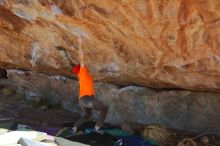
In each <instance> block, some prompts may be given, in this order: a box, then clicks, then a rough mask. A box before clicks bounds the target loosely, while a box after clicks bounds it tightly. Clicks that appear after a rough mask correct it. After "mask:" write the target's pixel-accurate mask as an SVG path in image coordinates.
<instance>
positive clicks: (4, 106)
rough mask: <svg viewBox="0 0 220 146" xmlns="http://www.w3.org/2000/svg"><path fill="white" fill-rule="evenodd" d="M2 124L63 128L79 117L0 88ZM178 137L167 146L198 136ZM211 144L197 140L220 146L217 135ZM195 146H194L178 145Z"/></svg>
mask: <svg viewBox="0 0 220 146" xmlns="http://www.w3.org/2000/svg"><path fill="white" fill-rule="evenodd" d="M0 101H1V102H0V122H4V121H8V122H16V123H21V124H26V125H29V126H35V127H36V126H38V127H57V128H61V127H62V125H63V123H74V121H76V119H78V118H79V115H78V114H77V113H74V112H70V111H66V110H64V109H61V108H59V107H55V106H54V107H53V106H52V107H49V106H48V105H39V104H36V103H33V102H30V101H26V100H25V99H24V98H23V97H21V96H19V95H17V94H16V93H14V92H13V91H11V90H7V89H4V88H0ZM174 131H175V133H176V135H177V137H176V140H174V141H173V142H172V143H169V144H168V145H166V146H176V145H177V143H178V141H179V140H181V139H183V138H187V137H195V136H196V134H193V133H188V132H183V131H178V130H174ZM206 136H207V138H208V140H209V143H208V144H202V143H203V142H202V140H201V138H197V139H196V142H197V146H220V138H219V137H217V136H215V135H206ZM178 146H194V145H186V144H185V145H178Z"/></svg>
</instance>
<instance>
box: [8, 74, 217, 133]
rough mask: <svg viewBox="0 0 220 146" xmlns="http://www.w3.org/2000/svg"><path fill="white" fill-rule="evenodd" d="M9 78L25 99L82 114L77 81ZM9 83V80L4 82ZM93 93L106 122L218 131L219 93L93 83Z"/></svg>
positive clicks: (36, 76) (28, 76)
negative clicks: (103, 108)
mask: <svg viewBox="0 0 220 146" xmlns="http://www.w3.org/2000/svg"><path fill="white" fill-rule="evenodd" d="M9 82H10V83H11V85H13V86H14V87H15V88H17V92H18V93H20V94H21V95H24V97H26V99H28V100H35V101H37V102H39V101H40V100H45V99H47V101H49V102H47V103H49V104H52V105H54V104H55V105H57V104H59V105H61V106H62V107H64V108H65V109H68V110H71V111H75V112H78V113H80V114H82V111H81V109H80V108H79V105H78V83H77V81H74V80H70V79H67V78H63V77H59V76H45V75H40V74H36V73H31V72H23V71H16V70H11V71H9ZM8 85H9V84H8ZM95 86H96V89H95V91H96V97H97V98H98V99H99V100H101V101H103V102H104V103H106V104H107V105H108V107H109V112H108V115H107V119H106V121H107V122H111V123H115V124H122V123H129V122H131V123H133V122H138V123H142V124H149V123H157V124H162V125H165V126H168V127H170V128H177V129H182V130H188V131H193V132H204V131H206V132H208V131H209V132H213V133H216V134H219V135H220V129H219V127H220V94H219V93H212V92H192V91H187V90H155V89H150V88H145V87H138V86H126V87H119V86H115V85H111V84H104V83H96V84H95ZM95 115H98V113H97V114H94V118H97V117H96V116H95Z"/></svg>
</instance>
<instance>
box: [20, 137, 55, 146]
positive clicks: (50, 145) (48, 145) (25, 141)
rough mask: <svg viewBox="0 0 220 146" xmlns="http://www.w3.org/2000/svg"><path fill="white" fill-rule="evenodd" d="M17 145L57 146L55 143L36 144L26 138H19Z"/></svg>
mask: <svg viewBox="0 0 220 146" xmlns="http://www.w3.org/2000/svg"><path fill="white" fill-rule="evenodd" d="M18 143H19V144H21V145H22V146H57V144H55V143H45V142H36V141H33V140H29V139H26V138H20V139H19V141H18Z"/></svg>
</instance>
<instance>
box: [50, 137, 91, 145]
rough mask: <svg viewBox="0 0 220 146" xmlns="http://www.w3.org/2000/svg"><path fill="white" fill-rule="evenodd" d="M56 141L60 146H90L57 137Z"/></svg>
mask: <svg viewBox="0 0 220 146" xmlns="http://www.w3.org/2000/svg"><path fill="white" fill-rule="evenodd" d="M54 140H55V142H56V143H57V144H58V146H89V145H87V144H82V143H78V142H74V141H70V140H67V139H64V138H62V137H55V138H54Z"/></svg>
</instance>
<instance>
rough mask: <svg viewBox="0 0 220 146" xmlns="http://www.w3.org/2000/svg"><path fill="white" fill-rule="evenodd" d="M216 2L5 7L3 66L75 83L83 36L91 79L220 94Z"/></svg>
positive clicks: (31, 2) (34, 2) (0, 5)
mask: <svg viewBox="0 0 220 146" xmlns="http://www.w3.org/2000/svg"><path fill="white" fill-rule="evenodd" d="M219 20H220V1H219V0H208V1H207V0H62V1H61V0H53V1H52V0H0V66H2V67H5V68H21V69H27V70H32V71H35V72H43V73H47V74H48V73H49V74H53V75H57V74H61V75H64V76H71V73H70V67H71V66H70V64H69V61H68V59H67V55H66V54H65V52H64V51H62V50H60V49H58V48H65V49H66V50H67V51H68V52H69V53H68V54H69V56H70V57H71V58H72V61H73V62H74V63H75V64H76V63H78V61H79V58H78V53H77V52H78V51H77V46H78V45H77V36H79V35H83V36H84V38H85V41H84V43H83V48H84V49H85V53H86V62H87V64H88V67H89V69H90V70H91V72H92V74H93V76H94V78H95V79H96V80H99V81H106V82H110V83H114V84H121V85H124V84H135V85H142V86H148V87H158V88H183V89H190V90H195V91H197V90H200V91H217V92H218V91H219V89H220V48H219V46H220V29H219V28H220V27H219V26H220V21H219Z"/></svg>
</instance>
